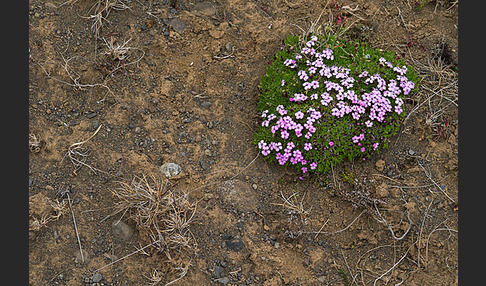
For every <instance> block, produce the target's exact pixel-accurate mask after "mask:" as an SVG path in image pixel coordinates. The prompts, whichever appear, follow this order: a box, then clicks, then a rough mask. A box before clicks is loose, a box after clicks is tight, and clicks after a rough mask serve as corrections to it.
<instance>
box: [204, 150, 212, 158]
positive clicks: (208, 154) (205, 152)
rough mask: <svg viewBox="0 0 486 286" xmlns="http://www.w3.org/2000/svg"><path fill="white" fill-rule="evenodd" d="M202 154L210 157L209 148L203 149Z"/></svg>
mask: <svg viewBox="0 0 486 286" xmlns="http://www.w3.org/2000/svg"><path fill="white" fill-rule="evenodd" d="M204 154H206V156H209V157H211V150H209V149H206V150H204Z"/></svg>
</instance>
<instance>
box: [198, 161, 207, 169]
mask: <svg viewBox="0 0 486 286" xmlns="http://www.w3.org/2000/svg"><path fill="white" fill-rule="evenodd" d="M199 165H200V166H201V168H202V169H203V170H206V168H207V167H208V166H207V165H206V163H204V161H203V160H199Z"/></svg>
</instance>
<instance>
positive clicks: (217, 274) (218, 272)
mask: <svg viewBox="0 0 486 286" xmlns="http://www.w3.org/2000/svg"><path fill="white" fill-rule="evenodd" d="M223 272H224V268H223V267H221V266H219V265H216V266H214V271H213V276H214V277H215V278H221V276H223Z"/></svg>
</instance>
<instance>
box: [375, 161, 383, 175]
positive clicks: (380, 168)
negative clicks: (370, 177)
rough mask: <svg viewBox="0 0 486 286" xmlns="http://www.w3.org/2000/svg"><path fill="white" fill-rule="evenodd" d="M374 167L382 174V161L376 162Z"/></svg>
mask: <svg viewBox="0 0 486 286" xmlns="http://www.w3.org/2000/svg"><path fill="white" fill-rule="evenodd" d="M375 167H376V170H377V171H378V172H383V170H384V169H385V161H383V160H382V159H380V160H378V161H376V163H375Z"/></svg>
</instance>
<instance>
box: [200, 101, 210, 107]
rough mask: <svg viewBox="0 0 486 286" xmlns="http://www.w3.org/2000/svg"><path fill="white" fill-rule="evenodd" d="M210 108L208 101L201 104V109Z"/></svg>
mask: <svg viewBox="0 0 486 286" xmlns="http://www.w3.org/2000/svg"><path fill="white" fill-rule="evenodd" d="M210 106H211V102H209V101H205V102H203V103H201V107H202V108H209V107H210Z"/></svg>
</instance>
